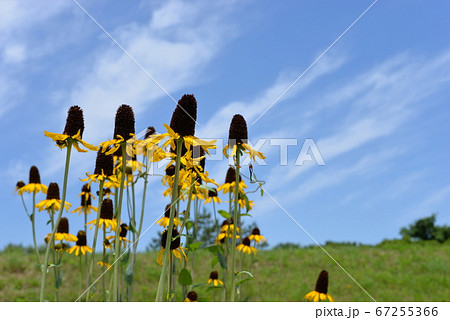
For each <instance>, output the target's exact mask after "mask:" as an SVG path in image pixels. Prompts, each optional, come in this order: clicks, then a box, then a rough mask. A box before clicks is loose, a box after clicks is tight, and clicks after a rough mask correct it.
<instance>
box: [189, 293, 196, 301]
mask: <svg viewBox="0 0 450 320" xmlns="http://www.w3.org/2000/svg"><path fill="white" fill-rule="evenodd" d="M187 297H188V299H189V300H191V301H197V299H198V295H197V292H195V291H189V293H188V294H187Z"/></svg>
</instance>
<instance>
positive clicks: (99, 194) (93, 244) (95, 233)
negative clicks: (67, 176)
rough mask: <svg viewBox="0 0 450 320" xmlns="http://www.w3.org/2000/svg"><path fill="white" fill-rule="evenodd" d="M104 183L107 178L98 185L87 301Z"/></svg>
mask: <svg viewBox="0 0 450 320" xmlns="http://www.w3.org/2000/svg"><path fill="white" fill-rule="evenodd" d="M104 183H105V180H100V184H99V187H98V206H97V218H96V220H95V231H94V240H93V242H92V257H91V261H90V262H89V272H88V273H87V275H86V282H87V290H86V302H88V301H89V291H90V285H91V279H92V272H93V270H94V260H95V248H96V246H97V237H98V229H99V223H100V211H101V207H102V202H103V185H104Z"/></svg>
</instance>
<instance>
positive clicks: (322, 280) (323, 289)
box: [315, 270, 328, 294]
mask: <svg viewBox="0 0 450 320" xmlns="http://www.w3.org/2000/svg"><path fill="white" fill-rule="evenodd" d="M315 290H316V291H317V292H319V293H325V294H326V293H327V292H328V272H327V271H325V270H322V271H321V272H320V274H319V277H318V278H317V282H316V289H315Z"/></svg>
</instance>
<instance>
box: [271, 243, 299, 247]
mask: <svg viewBox="0 0 450 320" xmlns="http://www.w3.org/2000/svg"><path fill="white" fill-rule="evenodd" d="M273 248H274V249H300V245H299V244H298V243H292V242H285V243H279V244H277V245H276V246H275V247H273Z"/></svg>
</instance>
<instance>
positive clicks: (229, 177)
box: [225, 167, 242, 183]
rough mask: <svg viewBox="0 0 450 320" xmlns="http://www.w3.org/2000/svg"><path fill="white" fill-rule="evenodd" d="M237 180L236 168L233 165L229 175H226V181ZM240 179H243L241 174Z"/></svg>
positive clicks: (228, 172)
mask: <svg viewBox="0 0 450 320" xmlns="http://www.w3.org/2000/svg"><path fill="white" fill-rule="evenodd" d="M235 181H236V170H235V169H234V168H233V167H229V168H228V171H227V176H226V177H225V183H232V182H235ZM239 181H242V177H241V175H239Z"/></svg>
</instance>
